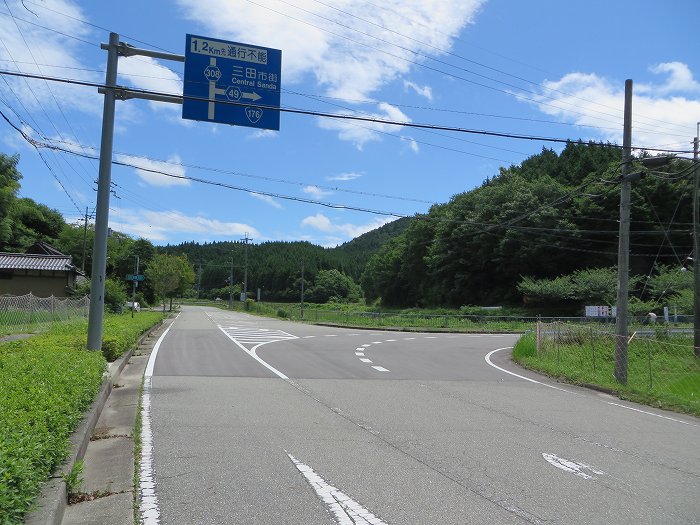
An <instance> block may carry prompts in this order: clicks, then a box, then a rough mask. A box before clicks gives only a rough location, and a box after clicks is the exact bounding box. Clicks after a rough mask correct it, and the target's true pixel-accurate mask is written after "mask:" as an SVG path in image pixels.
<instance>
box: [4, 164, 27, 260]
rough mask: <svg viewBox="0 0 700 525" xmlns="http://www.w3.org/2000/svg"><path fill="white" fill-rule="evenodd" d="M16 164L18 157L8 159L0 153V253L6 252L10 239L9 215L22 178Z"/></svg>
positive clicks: (10, 221) (10, 220)
mask: <svg viewBox="0 0 700 525" xmlns="http://www.w3.org/2000/svg"><path fill="white" fill-rule="evenodd" d="M18 162H19V156H17V155H15V156H13V157H9V156H7V155H5V154H3V153H0V251H7V250H8V247H9V246H8V243H9V242H10V240H11V238H12V224H13V223H12V219H11V217H10V216H9V215H10V209H11V207H12V204H13V203H14V201H15V199H16V196H17V191H18V190H19V187H20V184H19V181H20V179H21V178H22V175H20V173H19V171H17V163H18Z"/></svg>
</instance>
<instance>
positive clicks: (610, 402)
mask: <svg viewBox="0 0 700 525" xmlns="http://www.w3.org/2000/svg"><path fill="white" fill-rule="evenodd" d="M511 348H513V347H512V346H507V347H505V348H497V349H496V350H492V351H491V352H489V353H488V354H486V356H485V357H484V359H485V360H486V362H487V363H488V364H489V365H491V366H492V367H494V368H497V369H498V370H500V371H501V372H505V373H506V374H510V375H512V376H515V377H519V378H520V379H524V380H525V381H530V382H531V383H537V384H538V385H542V386H546V387H547V388H553V389H554V390H560V391H562V392H566V393H568V394H573V395H575V396H580V395H582V394H579V393H578V392H572V391H571V390H566V389H564V388H559V387H557V386H554V385H548V384H547V383H543V382H542V381H536V380H535V379H530V378H529V377H525V376H521V375H520V374H516V373H515V372H511V371H509V370H506V369H505V368H501V367H500V366H498V365H495V364H493V363H492V362H491V355H492V354H495V353H496V352H500V351H501V350H509V349H511ZM605 403H606V404H608V405H612V406H616V407H620V408H626V409H627V410H632V411H634V412H639V413H641V414H646V415H649V416H654V417H658V418H661V419H667V420H669V421H673V422H675V423H682V424H684V425H690V426H693V427H700V425H695V424H693V423H689V422H687V421H683V420H682V419H676V418H673V417H669V416H664V415H661V414H655V413H654V412H648V411H646V410H641V409H639V408H634V407H630V406H626V405H622V404H620V403H613V402H612V401H605Z"/></svg>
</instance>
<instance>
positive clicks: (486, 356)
mask: <svg viewBox="0 0 700 525" xmlns="http://www.w3.org/2000/svg"><path fill="white" fill-rule="evenodd" d="M511 348H513V347H512V346H506V347H504V348H497V349H496V350H491V351H490V352H489V353H488V354H486V355H485V356H484V359H485V360H486V362H487V363H488V364H489V365H491V366H492V367H494V368H496V369H498V370H500V371H501V372H505V373H506V374H510V375H512V376H515V377H519V378H520V379H524V380H525V381H530V383H537V384H538V385H542V386H546V387H547V388H553V389H554V390H560V391H561V392H566V393H568V394H575V395H579V394H576V392H572V391H570V390H566V389H564V388H559V387H558V386H554V385H548V384H547V383H543V382H542V381H537V380H535V379H530V378H529V377H525V376H521V375H520V374H516V373H515V372H511V371H510V370H506V369H505V368H501V367H500V366H498V365H494V364H493V363H492V362H491V356H492V355H493V354H495V353H496V352H500V351H501V350H510V349H511Z"/></svg>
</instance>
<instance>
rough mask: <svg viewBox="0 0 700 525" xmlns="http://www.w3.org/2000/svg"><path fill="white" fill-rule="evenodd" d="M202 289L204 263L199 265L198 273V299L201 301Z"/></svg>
mask: <svg viewBox="0 0 700 525" xmlns="http://www.w3.org/2000/svg"><path fill="white" fill-rule="evenodd" d="M201 289H202V263H199V270H198V271H197V299H199V294H200V292H201Z"/></svg>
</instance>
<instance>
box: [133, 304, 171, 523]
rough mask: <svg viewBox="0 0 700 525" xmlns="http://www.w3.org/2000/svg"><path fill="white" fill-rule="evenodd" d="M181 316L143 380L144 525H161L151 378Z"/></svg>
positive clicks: (141, 462)
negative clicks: (154, 457)
mask: <svg viewBox="0 0 700 525" xmlns="http://www.w3.org/2000/svg"><path fill="white" fill-rule="evenodd" d="M178 317H180V314H177V316H176V317H175V319H173V322H172V323H170V326H168V328H166V329H165V331H164V332H163V333H162V334H161V336H160V337H159V338H158V341H156V344H155V345H154V346H153V350H151V355H150V356H149V357H148V363H147V364H146V370H145V371H144V379H143V394H142V396H141V459H140V460H139V487H138V490H139V514H140V515H141V523H142V525H159V523H160V509H159V508H158V496H156V480H155V472H154V469H153V454H154V452H153V427H152V425H151V378H152V377H153V368H154V367H155V363H156V357H157V356H158V350H159V349H160V345H161V344H162V343H163V340H164V339H165V336H166V335H168V332H169V331H170V329H171V328H172V326H173V324H175V321H177V318H178Z"/></svg>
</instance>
